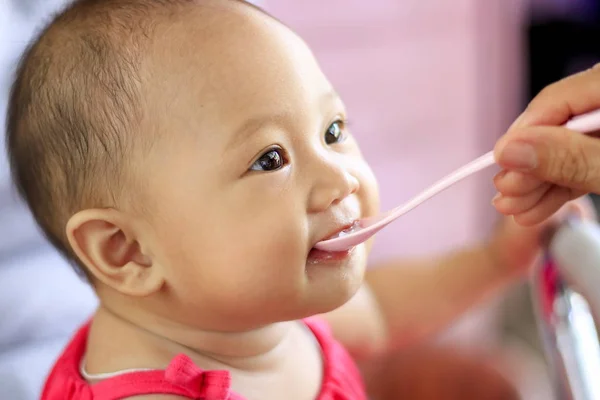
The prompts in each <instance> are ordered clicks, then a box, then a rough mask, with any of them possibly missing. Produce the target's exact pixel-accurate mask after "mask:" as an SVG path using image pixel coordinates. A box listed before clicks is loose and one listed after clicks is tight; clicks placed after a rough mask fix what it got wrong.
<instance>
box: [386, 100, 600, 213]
mask: <svg viewBox="0 0 600 400" xmlns="http://www.w3.org/2000/svg"><path fill="white" fill-rule="evenodd" d="M564 126H565V128H567V129H570V130H573V131H577V132H580V133H592V132H595V131H599V130H600V110H595V111H591V112H588V113H586V114H582V115H579V116H576V117H573V118H571V119H570V120H569V121H567V123H566V124H565V125H564ZM494 164H495V160H494V152H493V151H490V152H488V153H486V154H484V155H482V156H480V157H479V158H476V159H475V160H473V161H471V162H470V163H468V164H466V165H463V166H462V167H460V168H458V169H457V170H455V171H454V172H452V173H451V174H449V175H446V176H445V177H444V178H442V179H440V180H439V181H437V182H436V183H434V184H433V185H431V186H430V187H428V188H427V189H425V190H424V191H423V192H421V193H420V194H418V195H417V196H415V197H413V198H412V199H411V200H410V201H409V202H407V203H405V204H403V205H401V206H399V207H396V208H394V209H393V210H391V211H389V213H388V215H387V216H386V217H385V218H384V220H386V221H387V220H394V219H396V218H398V217H399V216H401V215H403V214H406V213H407V212H409V211H411V210H412V209H414V208H415V207H417V206H419V205H420V204H421V203H423V202H425V201H427V200H429V199H430V198H432V197H433V196H435V195H436V194H438V193H440V192H442V191H444V190H446V189H448V188H449V187H450V186H452V185H454V184H455V183H457V182H459V181H461V180H463V179H464V178H466V177H468V176H470V175H472V174H474V173H476V172H479V171H481V170H482V169H485V168H487V167H490V166H492V165H494ZM382 222H383V221H382Z"/></svg>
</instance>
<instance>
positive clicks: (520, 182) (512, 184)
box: [494, 170, 544, 196]
mask: <svg viewBox="0 0 600 400" xmlns="http://www.w3.org/2000/svg"><path fill="white" fill-rule="evenodd" d="M543 184H544V182H543V181H541V180H539V179H538V178H536V177H535V176H533V175H529V174H525V173H522V172H518V171H508V170H504V171H502V172H500V173H498V175H496V176H495V177H494V186H495V187H496V190H498V192H500V193H502V195H503V196H522V195H525V194H527V193H531V192H533V191H534V190H535V189H537V188H538V187H540V186H541V185H543Z"/></svg>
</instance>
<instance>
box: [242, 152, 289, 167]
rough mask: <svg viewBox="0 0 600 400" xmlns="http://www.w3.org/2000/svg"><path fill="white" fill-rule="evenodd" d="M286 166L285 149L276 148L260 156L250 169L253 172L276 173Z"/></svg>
mask: <svg viewBox="0 0 600 400" xmlns="http://www.w3.org/2000/svg"><path fill="white" fill-rule="evenodd" d="M284 165H285V157H284V154H283V149H280V148H274V149H271V150H269V151H267V152H266V153H265V154H263V155H262V156H260V157H259V158H258V160H256V161H255V162H254V164H252V166H251V167H250V170H251V171H276V170H278V169H280V168H282V167H283V166H284Z"/></svg>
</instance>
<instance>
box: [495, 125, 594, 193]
mask: <svg viewBox="0 0 600 400" xmlns="http://www.w3.org/2000/svg"><path fill="white" fill-rule="evenodd" d="M503 139H504V140H503V141H501V142H499V143H497V145H496V148H495V156H496V161H497V162H498V164H499V165H500V166H501V167H502V168H505V169H510V170H518V171H521V172H527V173H528V174H530V175H533V176H535V177H537V178H538V179H540V180H543V181H548V182H552V183H555V184H557V185H559V186H566V187H569V188H573V189H577V190H582V191H586V192H595V193H598V192H600V139H597V138H592V137H590V136H587V135H583V134H580V133H577V132H574V131H571V130H568V129H565V128H562V127H548V126H543V127H542V126H537V127H529V128H523V129H519V130H515V131H513V132H511V133H510V134H508V135H506V136H505V138H503Z"/></svg>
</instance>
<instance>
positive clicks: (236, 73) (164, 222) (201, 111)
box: [143, 10, 378, 329]
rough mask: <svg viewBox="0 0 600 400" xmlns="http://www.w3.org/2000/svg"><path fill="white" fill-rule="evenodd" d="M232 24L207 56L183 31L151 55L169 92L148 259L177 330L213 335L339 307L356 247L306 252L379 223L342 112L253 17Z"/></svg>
mask: <svg viewBox="0 0 600 400" xmlns="http://www.w3.org/2000/svg"><path fill="white" fill-rule="evenodd" d="M248 12H255V11H252V10H249V11H248ZM232 18H233V17H232ZM236 24H237V25H236V27H235V29H230V28H229V27H228V26H227V24H223V25H225V26H224V27H222V28H219V27H213V28H210V30H211V31H210V32H211V34H213V35H217V36H218V35H221V36H218V37H220V40H217V41H214V42H212V41H211V43H204V42H202V41H195V40H194V37H197V36H195V35H203V34H206V32H207V30H209V29H208V28H197V27H194V26H193V25H192V24H189V23H188V24H187V26H185V27H184V26H182V27H176V28H173V32H172V33H171V36H170V37H165V38H164V42H162V43H160V42H159V43H158V45H157V48H159V49H160V50H159V51H158V53H159V54H157V57H158V58H157V59H158V60H164V61H165V62H164V63H161V65H160V66H159V67H156V68H160V73H161V75H164V76H168V80H165V81H164V83H163V82H162V81H160V80H159V79H157V85H156V87H155V88H154V90H155V93H154V95H155V96H157V97H156V99H157V100H158V102H157V104H160V105H157V106H156V110H154V111H152V113H153V114H155V115H159V116H160V117H161V119H162V123H161V126H160V130H161V131H162V132H166V133H165V134H163V137H161V138H160V139H159V141H158V143H157V144H156V145H155V146H154V148H153V149H152V151H151V156H150V157H148V158H146V161H145V164H144V166H143V170H144V173H143V179H144V184H145V191H144V196H145V199H144V201H145V202H147V203H148V206H147V214H148V215H149V216H150V217H149V218H150V219H149V221H148V226H149V229H148V232H146V238H145V239H144V240H145V242H146V243H149V245H148V246H149V247H148V249H147V251H148V253H150V256H151V257H152V260H153V263H154V264H156V265H158V266H160V268H162V269H163V273H164V275H165V279H166V287H167V289H168V292H169V293H170V301H172V304H171V305H172V307H176V309H177V310H180V311H181V317H179V318H185V319H186V321H187V322H189V321H191V320H193V319H194V318H196V317H197V316H202V323H203V324H205V325H206V324H208V325H209V326H211V327H212V328H215V329H217V328H218V329H229V328H232V329H233V328H236V329H239V328H249V327H254V326H258V325H260V324H265V323H269V322H273V321H277V320H288V319H296V318H301V317H305V316H308V315H313V314H317V313H321V312H326V311H329V310H331V309H333V308H336V307H338V306H340V305H341V304H343V303H344V302H345V301H347V300H348V299H349V298H350V297H351V296H352V295H353V294H354V293H355V291H356V290H357V289H358V287H359V286H360V285H361V283H362V278H363V274H364V268H365V264H366V258H367V249H366V245H360V246H358V247H356V248H355V249H354V250H352V251H350V252H347V253H339V254H337V253H336V254H326V253H322V252H317V251H315V250H314V249H313V246H314V245H315V243H317V242H318V241H320V240H323V239H325V238H327V237H329V236H331V235H333V234H335V233H336V232H338V231H340V230H342V229H344V228H346V227H348V226H349V225H351V224H352V223H353V222H354V221H356V220H357V219H359V218H363V217H366V216H370V215H374V214H375V213H376V212H377V211H378V198H377V188H376V182H375V179H374V177H373V174H372V172H371V170H370V169H369V167H368V165H367V164H366V162H365V161H364V159H363V158H362V156H361V154H360V152H359V148H358V146H357V144H356V142H355V140H354V138H353V137H352V136H351V134H350V132H349V131H348V128H347V126H346V111H345V109H344V105H343V103H342V101H341V100H340V98H339V97H338V95H337V94H336V93H335V91H334V89H333V88H332V86H331V84H330V83H329V82H328V80H327V79H326V77H325V76H324V75H323V73H322V72H321V70H320V68H319V66H318V65H317V62H316V61H315V59H314V57H313V55H312V54H311V52H310V50H309V49H308V48H307V46H306V45H305V44H304V43H303V42H302V41H301V40H300V39H299V38H298V37H296V36H295V35H294V34H293V33H292V32H290V31H289V30H287V29H285V28H284V27H282V26H280V25H279V24H278V23H276V22H275V21H271V20H269V19H267V18H265V17H262V16H252V18H249V19H247V20H246V21H245V22H242V23H240V22H239V21H238V22H236ZM178 29H180V30H181V32H179V31H178ZM174 35H177V36H174ZM175 37H176V38H175ZM174 40H175V41H176V42H175V43H176V44H175V45H174V44H173V43H174V42H173V41H174ZM161 52H162V53H161Z"/></svg>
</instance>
